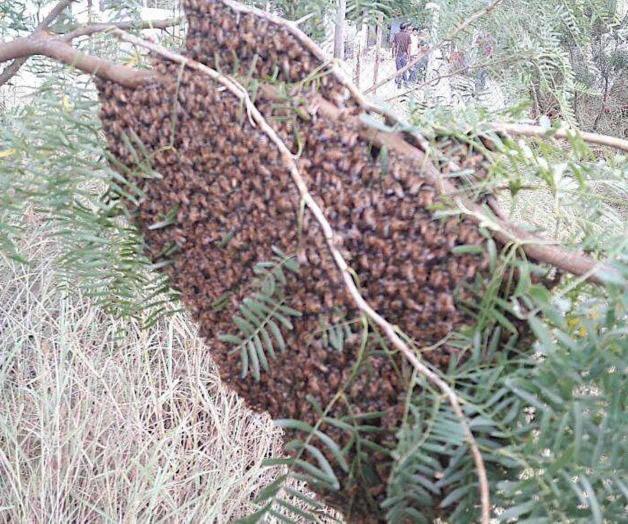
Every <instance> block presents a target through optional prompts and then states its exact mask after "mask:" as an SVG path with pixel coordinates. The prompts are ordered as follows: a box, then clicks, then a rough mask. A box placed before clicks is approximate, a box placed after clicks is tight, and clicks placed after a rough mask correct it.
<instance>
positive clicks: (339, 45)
mask: <svg viewBox="0 0 628 524" xmlns="http://www.w3.org/2000/svg"><path fill="white" fill-rule="evenodd" d="M346 14H347V0H338V8H337V10H336V31H335V34H334V58H338V59H340V60H344V58H345V16H346Z"/></svg>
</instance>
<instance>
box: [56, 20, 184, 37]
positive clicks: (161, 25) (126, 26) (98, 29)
mask: <svg viewBox="0 0 628 524" xmlns="http://www.w3.org/2000/svg"><path fill="white" fill-rule="evenodd" d="M181 21H182V19H181V18H180V17H177V18H167V19H165V20H146V21H142V22H134V21H131V20H129V21H126V22H110V23H104V24H90V25H84V26H78V27H75V28H74V29H72V30H71V31H69V32H67V33H59V34H58V37H59V38H60V39H61V40H64V41H66V42H70V41H71V40H74V39H75V38H79V37H81V36H91V35H93V34H95V33H103V32H107V31H111V30H112V29H114V28H117V29H123V30H124V31H129V30H131V29H137V30H140V29H166V28H168V27H173V26H176V25H179V24H180V23H181Z"/></svg>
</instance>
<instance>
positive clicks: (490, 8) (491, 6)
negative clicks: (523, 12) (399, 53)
mask: <svg viewBox="0 0 628 524" xmlns="http://www.w3.org/2000/svg"><path fill="white" fill-rule="evenodd" d="M503 1H504V0H494V1H493V3H491V4H489V5H488V6H486V7H485V8H484V9H481V10H479V11H477V12H476V13H474V14H472V15H471V16H470V17H469V18H467V19H466V20H464V22H462V23H460V24H458V25H457V26H456V27H455V28H454V29H452V30H451V31H450V32H449V34H448V35H447V36H446V37H445V38H444V39H443V40H441V42H440V43H439V44H438V45H435V46H432V47H430V48H429V49H426V50H425V51H424V52H423V53H419V54H418V55H417V56H416V57H415V58H414V59H413V60H409V61H408V64H407V65H406V66H405V67H402V68H401V69H399V70H398V71H397V72H396V73H394V74H392V75H390V76H389V77H386V78H384V79H383V80H382V81H381V82H378V83H377V84H373V85H372V86H371V87H369V88H368V89H367V90H366V91H365V92H364V94H365V95H368V94H369V93H371V92H373V91H375V90H376V89H378V88H380V87H382V86H383V85H385V84H387V83H388V82H390V81H391V80H394V79H395V78H397V77H398V76H399V75H402V74H404V73H405V72H406V71H408V70H409V69H411V68H413V67H414V66H415V65H417V64H418V63H419V62H420V61H421V59H423V58H425V57H426V56H430V55H431V54H432V53H433V52H434V51H436V49H439V48H441V47H442V46H443V44H444V43H445V42H447V41H448V40H452V39H453V38H454V37H455V36H456V35H457V34H458V33H460V32H461V31H464V30H465V29H466V28H467V27H469V26H470V25H472V24H473V23H475V22H476V21H477V20H478V19H480V18H482V17H483V16H485V15H487V14H489V13H490V12H491V11H493V10H494V9H496V8H497V6H498V5H499V4H501V3H502V2H503Z"/></svg>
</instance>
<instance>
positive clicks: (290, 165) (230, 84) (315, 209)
mask: <svg viewBox="0 0 628 524" xmlns="http://www.w3.org/2000/svg"><path fill="white" fill-rule="evenodd" d="M114 34H116V35H117V36H119V37H120V38H121V39H122V40H124V41H127V42H130V43H132V44H135V45H137V46H141V47H144V48H146V49H149V50H151V51H153V52H155V53H158V54H160V55H161V56H163V57H165V58H167V59H168V60H171V61H173V62H176V63H178V64H182V65H184V66H187V67H189V68H191V69H194V70H196V71H199V72H201V73H203V74H205V75H207V76H208V77H210V78H211V79H212V80H214V81H216V82H219V83H220V84H222V85H223V86H225V87H226V88H227V89H228V90H229V91H230V92H231V93H232V94H233V95H234V96H235V97H236V98H238V100H240V101H242V102H243V103H244V104H245V105H246V107H247V111H248V113H249V115H250V116H251V117H252V118H253V120H254V121H255V123H256V124H257V125H258V126H259V127H260V129H261V130H262V131H263V132H264V133H265V134H266V135H267V136H268V138H269V139H270V140H271V141H272V142H273V143H274V144H275V146H276V147H277V149H278V150H279V152H280V153H281V157H282V160H283V162H284V164H285V166H286V168H287V169H288V170H289V172H290V175H291V176H292V180H293V182H294V184H295V185H296V187H297V189H298V190H299V193H300V195H301V198H302V200H303V202H304V203H305V205H306V206H307V207H308V208H309V209H310V211H311V212H312V215H313V216H314V218H315V219H316V221H317V222H318V223H319V225H320V226H321V229H322V231H323V235H324V237H325V241H326V243H327V247H328V249H329V252H330V254H331V255H332V257H333V259H334V262H335V263H336V266H337V267H338V270H339V271H340V273H341V275H342V278H343V281H344V284H345V287H346V289H347V292H348V293H349V295H350V296H351V298H352V299H353V301H354V302H355V304H356V306H357V307H358V309H359V310H360V311H362V312H363V313H364V314H365V315H366V316H367V317H368V318H369V319H370V320H371V321H372V322H374V323H375V324H376V325H377V326H379V327H380V328H381V329H382V331H383V332H384V334H385V335H386V336H387V337H388V339H389V340H390V341H391V342H392V344H393V345H394V346H395V348H397V349H398V350H399V351H400V352H401V354H402V355H403V356H404V357H405V358H406V359H407V360H408V361H409V362H410V363H411V364H412V366H413V367H414V368H415V369H416V371H417V372H418V373H420V374H421V375H423V376H424V377H426V378H427V379H428V380H429V381H430V382H432V384H434V385H435V386H436V387H438V388H439V389H440V390H441V391H442V392H443V394H444V395H445V396H446V397H447V399H448V400H449V403H450V404H451V406H452V409H453V411H454V413H455V414H456V417H457V418H458V419H459V422H460V425H461V427H462V429H463V432H464V435H465V440H466V441H467V444H468V445H469V448H470V449H471V453H472V455H473V460H474V462H475V466H476V470H477V475H478V480H479V484H480V495H481V497H480V498H481V502H482V523H483V524H488V523H489V520H490V495H489V485H488V478H487V476H486V467H485V465H484V459H483V458H482V454H481V453H480V449H479V447H478V444H477V442H476V440H475V437H474V436H473V433H472V432H471V429H470V427H469V425H468V424H467V419H466V417H465V415H464V412H463V411H462V406H461V403H460V400H459V398H458V395H457V394H456V392H455V391H454V390H453V389H452V388H451V387H450V386H449V384H447V382H445V381H444V380H443V379H442V378H441V377H440V376H439V375H438V374H437V373H436V372H434V371H432V370H431V369H430V368H429V367H427V366H426V365H425V364H424V363H422V362H421V361H420V360H419V359H418V358H417V356H416V354H415V353H414V351H412V349H410V347H409V346H408V345H407V344H406V343H405V342H404V341H403V340H402V339H401V337H400V336H399V335H398V334H397V332H396V330H395V328H394V326H392V324H390V323H389V322H388V321H387V320H386V319H385V318H384V317H382V316H381V315H380V314H379V313H378V312H377V311H375V310H374V309H373V308H372V307H371V306H370V305H369V303H368V302H366V300H364V298H363V297H362V295H361V294H360V291H359V289H358V287H357V286H356V284H355V282H354V280H353V276H352V275H353V274H354V272H353V270H352V269H351V268H350V267H349V266H348V264H347V262H346V261H345V259H344V257H343V256H342V254H341V253H340V251H339V250H338V247H337V246H338V245H339V242H338V237H337V235H336V234H335V232H334V230H333V228H332V227H331V224H330V223H329V221H328V220H327V218H326V217H325V214H324V213H323V211H322V209H321V208H320V206H319V205H318V203H317V202H316V200H315V199H314V197H313V196H312V195H311V193H310V192H309V190H308V188H307V184H306V183H305V181H304V180H303V177H302V176H301V174H300V172H299V168H298V166H297V163H296V160H295V157H294V155H293V154H292V153H291V152H290V150H289V149H288V147H287V146H286V145H285V144H284V142H283V141H282V140H281V138H280V137H279V136H278V135H277V133H276V132H275V130H274V129H273V128H272V127H271V126H270V125H269V124H268V122H267V121H266V119H265V118H264V116H263V115H262V114H261V113H260V112H259V110H258V109H257V107H256V106H255V104H254V103H253V102H252V100H251V98H250V97H249V94H248V92H247V91H246V89H245V88H244V87H242V86H241V85H240V84H238V83H237V82H236V81H235V80H233V79H231V78H228V77H226V76H224V75H222V74H220V73H218V72H217V71H215V70H213V69H211V68H209V67H207V66H205V65H203V64H201V63H199V62H196V61H194V60H191V59H189V58H186V57H184V56H182V55H179V54H177V53H173V52H171V51H168V50H167V49H165V48H163V47H161V46H158V45H156V44H152V43H150V42H146V41H143V40H140V39H139V38H136V37H134V36H132V35H129V34H128V33H125V32H124V31H121V30H115V31H114Z"/></svg>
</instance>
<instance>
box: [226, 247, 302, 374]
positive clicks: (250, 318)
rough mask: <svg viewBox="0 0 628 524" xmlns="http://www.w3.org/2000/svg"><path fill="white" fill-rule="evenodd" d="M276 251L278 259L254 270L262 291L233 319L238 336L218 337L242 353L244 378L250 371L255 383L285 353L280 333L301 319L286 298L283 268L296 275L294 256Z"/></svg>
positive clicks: (245, 301) (251, 297)
mask: <svg viewBox="0 0 628 524" xmlns="http://www.w3.org/2000/svg"><path fill="white" fill-rule="evenodd" d="M273 251H274V252H275V256H274V257H273V260H272V261H270V262H260V263H258V264H256V265H255V267H254V268H253V271H254V272H255V274H256V275H259V277H260V278H259V281H258V282H257V283H256V285H257V287H259V291H258V292H256V293H253V294H252V295H250V296H248V297H247V298H245V299H244V300H243V301H242V303H241V304H240V306H239V312H240V314H239V315H236V316H235V317H234V318H233V322H234V324H235V325H236V328H237V329H238V333H237V334H236V335H232V334H221V335H219V339H220V340H221V341H223V342H226V343H228V344H231V345H233V346H235V348H234V349H233V350H232V351H233V352H239V353H240V359H241V363H242V373H241V376H242V378H245V377H246V376H247V375H248V373H249V371H250V372H251V374H252V375H253V378H254V379H255V380H256V381H259V380H260V378H261V372H262V371H269V370H270V360H272V359H275V358H277V353H279V352H284V351H285V350H286V342H285V340H284V337H283V335H282V333H281V330H282V329H287V330H289V331H291V330H292V329H293V325H292V322H291V321H290V319H291V318H298V317H300V316H301V313H300V312H299V311H297V310H296V309H293V308H291V307H289V306H287V305H286V304H285V301H286V299H285V297H284V296H283V289H284V286H285V285H286V283H287V277H286V272H285V271H284V269H285V270H288V271H289V272H291V273H295V274H296V273H298V271H299V266H298V263H297V261H296V259H295V258H294V257H291V256H286V255H285V254H284V253H283V252H281V250H279V249H277V248H273Z"/></svg>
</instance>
